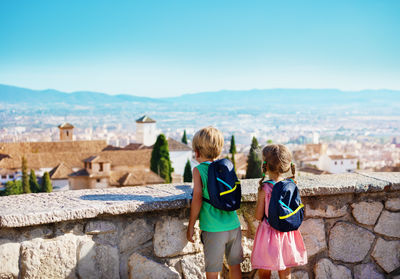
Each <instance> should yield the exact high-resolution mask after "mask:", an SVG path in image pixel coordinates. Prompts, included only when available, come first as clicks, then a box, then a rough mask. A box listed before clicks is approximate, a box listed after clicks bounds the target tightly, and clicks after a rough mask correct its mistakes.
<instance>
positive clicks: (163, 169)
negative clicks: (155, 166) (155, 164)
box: [159, 158, 171, 183]
mask: <svg viewBox="0 0 400 279" xmlns="http://www.w3.org/2000/svg"><path fill="white" fill-rule="evenodd" d="M159 168H160V176H161V177H162V178H164V179H165V183H171V177H170V175H169V173H170V168H169V164H168V160H167V159H165V158H161V159H160V164H159Z"/></svg>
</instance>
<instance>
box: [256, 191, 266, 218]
mask: <svg viewBox="0 0 400 279" xmlns="http://www.w3.org/2000/svg"><path fill="white" fill-rule="evenodd" d="M264 213H265V191H264V190H262V189H261V190H259V191H258V199H257V205H256V212H255V213H254V217H255V218H256V219H257V220H262V218H263V217H264Z"/></svg>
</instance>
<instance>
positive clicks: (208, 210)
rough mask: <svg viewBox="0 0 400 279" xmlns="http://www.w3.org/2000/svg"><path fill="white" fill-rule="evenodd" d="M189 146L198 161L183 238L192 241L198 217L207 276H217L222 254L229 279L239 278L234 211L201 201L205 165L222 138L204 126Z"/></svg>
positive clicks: (215, 153)
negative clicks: (187, 221)
mask: <svg viewBox="0 0 400 279" xmlns="http://www.w3.org/2000/svg"><path fill="white" fill-rule="evenodd" d="M192 146H193V150H194V152H195V154H196V160H197V161H198V162H199V163H200V164H199V165H198V166H197V167H195V168H194V169H193V184H194V187H193V200H192V205H191V208H190V219H189V225H188V229H187V239H188V241H191V242H193V233H194V224H195V223H196V220H197V218H199V222H200V229H201V231H202V232H201V239H202V242H203V244H204V261H205V270H206V276H207V278H208V279H211V278H218V273H219V272H221V271H222V264H223V257H224V254H225V257H226V259H227V262H228V264H229V276H230V278H234V279H236V278H242V273H241V270H240V263H241V262H242V261H243V249H242V232H241V229H240V222H239V218H238V216H237V214H236V211H224V210H220V209H217V208H215V207H213V206H212V205H211V204H209V203H207V202H203V197H204V198H206V199H209V195H208V190H207V180H208V166H209V164H210V163H211V162H212V161H214V160H215V159H217V158H218V157H219V155H220V154H221V152H222V147H223V146H224V138H223V136H222V133H221V132H220V131H219V130H218V129H216V128H214V127H207V128H203V129H201V130H199V131H198V132H197V133H196V134H195V135H194V138H193V141H192Z"/></svg>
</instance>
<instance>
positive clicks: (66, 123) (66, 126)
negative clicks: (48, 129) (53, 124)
mask: <svg viewBox="0 0 400 279" xmlns="http://www.w3.org/2000/svg"><path fill="white" fill-rule="evenodd" d="M58 128H60V129H73V128H74V126H73V125H72V124H70V123H68V122H64V123H63V124H61V125H58Z"/></svg>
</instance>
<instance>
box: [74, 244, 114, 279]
mask: <svg viewBox="0 0 400 279" xmlns="http://www.w3.org/2000/svg"><path fill="white" fill-rule="evenodd" d="M78 257H79V260H78V274H79V276H80V278H88V279H90V278H93V279H98V278H104V279H108V278H110V279H112V278H119V253H118V249H117V248H114V247H111V246H109V245H99V244H96V243H95V242H94V241H92V240H90V239H88V240H85V241H82V242H81V243H80V244H79V247H78Z"/></svg>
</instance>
